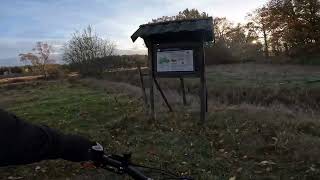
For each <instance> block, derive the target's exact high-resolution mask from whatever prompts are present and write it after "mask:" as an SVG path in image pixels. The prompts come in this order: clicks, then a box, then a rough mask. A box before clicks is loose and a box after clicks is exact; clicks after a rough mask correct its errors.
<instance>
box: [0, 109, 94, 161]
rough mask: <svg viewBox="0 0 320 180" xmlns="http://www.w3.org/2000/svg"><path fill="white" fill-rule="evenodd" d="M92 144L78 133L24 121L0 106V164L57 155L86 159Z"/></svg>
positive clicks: (44, 158) (73, 159) (66, 157)
mask: <svg viewBox="0 0 320 180" xmlns="http://www.w3.org/2000/svg"><path fill="white" fill-rule="evenodd" d="M94 144H95V143H93V142H91V141H89V140H87V139H85V138H83V137H80V136H76V135H65V134H62V133H60V132H58V131H56V130H53V129H50V128H49V127H46V126H38V125H33V124H30V123H27V122H25V121H23V120H21V119H20V118H18V117H16V116H15V115H13V114H10V113H8V112H5V111H3V110H1V109H0V166H7V165H18V164H28V163H33V162H37V161H41V160H46V159H59V158H62V159H65V160H69V161H76V162H79V161H86V160H89V153H88V150H89V149H90V148H91V146H93V145H94Z"/></svg>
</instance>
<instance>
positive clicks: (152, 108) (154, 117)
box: [147, 42, 156, 120]
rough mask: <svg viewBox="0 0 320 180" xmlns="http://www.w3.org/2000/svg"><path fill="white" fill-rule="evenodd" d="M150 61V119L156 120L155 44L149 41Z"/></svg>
mask: <svg viewBox="0 0 320 180" xmlns="http://www.w3.org/2000/svg"><path fill="white" fill-rule="evenodd" d="M147 46H148V61H149V88H150V94H149V95H150V119H151V120H155V119H156V114H155V111H154V89H153V81H154V74H153V63H152V57H153V45H152V44H151V43H150V42H148V43H147Z"/></svg>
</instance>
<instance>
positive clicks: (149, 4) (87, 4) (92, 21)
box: [0, 0, 266, 58]
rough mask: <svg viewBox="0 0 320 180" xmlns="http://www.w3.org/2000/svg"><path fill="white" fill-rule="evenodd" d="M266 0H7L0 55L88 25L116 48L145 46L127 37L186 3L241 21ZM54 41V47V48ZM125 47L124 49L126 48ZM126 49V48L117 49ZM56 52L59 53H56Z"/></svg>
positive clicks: (0, 12)
mask: <svg viewBox="0 0 320 180" xmlns="http://www.w3.org/2000/svg"><path fill="white" fill-rule="evenodd" d="M265 1H266V0H246V1H239V0H229V1H226V0H196V1H195V0H175V1H172V0H121V1H113V0H90V1H88V0H55V1H46V0H28V1H21V0H10V1H4V2H1V6H0V21H1V27H4V28H0V55H1V57H0V58H8V57H16V56H17V54H19V53H21V52H25V51H28V50H31V49H32V47H33V46H34V44H35V42H36V41H39V40H41V41H48V42H50V43H53V45H55V46H57V48H58V49H59V53H61V47H62V46H61V45H62V44H64V43H65V42H66V41H67V40H68V39H69V38H70V37H71V33H73V32H74V31H76V30H80V29H83V28H85V27H87V26H88V25H93V27H94V28H95V30H96V31H97V33H98V34H99V35H101V36H102V37H103V38H105V39H109V40H111V41H113V42H114V43H115V44H116V45H117V48H118V49H120V50H129V51H135V50H136V51H140V52H141V50H143V51H145V46H144V43H143V41H142V40H141V39H139V40H138V41H137V42H136V43H132V41H131V39H130V36H131V35H132V34H133V33H134V32H135V30H137V29H138V27H139V25H141V24H145V23H148V22H149V21H151V20H152V19H154V18H157V17H161V16H166V15H167V16H172V15H175V14H177V13H178V12H179V11H182V10H184V9H186V8H197V9H199V10H200V11H205V12H207V13H209V15H210V16H214V17H216V16H219V17H220V16H226V17H227V18H229V19H231V20H233V21H238V22H239V21H243V20H244V17H245V16H246V14H247V13H248V12H250V11H252V10H253V9H255V8H256V7H259V6H261V5H262V4H264V2H265ZM58 46H59V47H58ZM129 51H128V52H129ZM122 52H125V51H122ZM56 53H58V52H56Z"/></svg>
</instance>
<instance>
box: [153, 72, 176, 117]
mask: <svg viewBox="0 0 320 180" xmlns="http://www.w3.org/2000/svg"><path fill="white" fill-rule="evenodd" d="M154 83H155V84H156V86H157V89H158V90H159V92H160V94H161V96H162V98H163V100H164V102H165V103H166V105H167V107H168V109H169V111H170V112H173V110H172V108H171V106H170V104H169V102H168V99H167V98H166V96H165V95H164V93H163V91H162V89H161V87H160V85H159V83H158V81H157V79H156V78H154Z"/></svg>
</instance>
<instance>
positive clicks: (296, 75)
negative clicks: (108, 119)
mask: <svg viewBox="0 0 320 180" xmlns="http://www.w3.org/2000/svg"><path fill="white" fill-rule="evenodd" d="M105 78H106V79H109V80H111V81H117V82H119V81H120V82H126V83H130V84H133V85H136V86H140V82H139V76H138V73H137V72H136V71H121V72H109V73H106V74H105ZM159 81H160V83H161V85H162V87H163V88H164V89H169V90H176V91H179V88H180V86H179V85H180V84H179V81H178V79H160V80H159ZM146 82H147V79H146ZM207 84H208V92H209V99H210V100H211V101H215V102H218V103H224V104H241V103H248V104H255V105H267V106H268V105H271V104H274V103H275V104H278V103H281V104H284V105H286V106H293V107H292V108H303V109H310V108H311V109H319V108H320V68H319V67H317V66H314V67H312V66H297V65H268V64H231V65H216V66H210V67H207ZM186 89H187V92H189V93H191V94H193V95H197V94H198V90H199V79H186Z"/></svg>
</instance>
